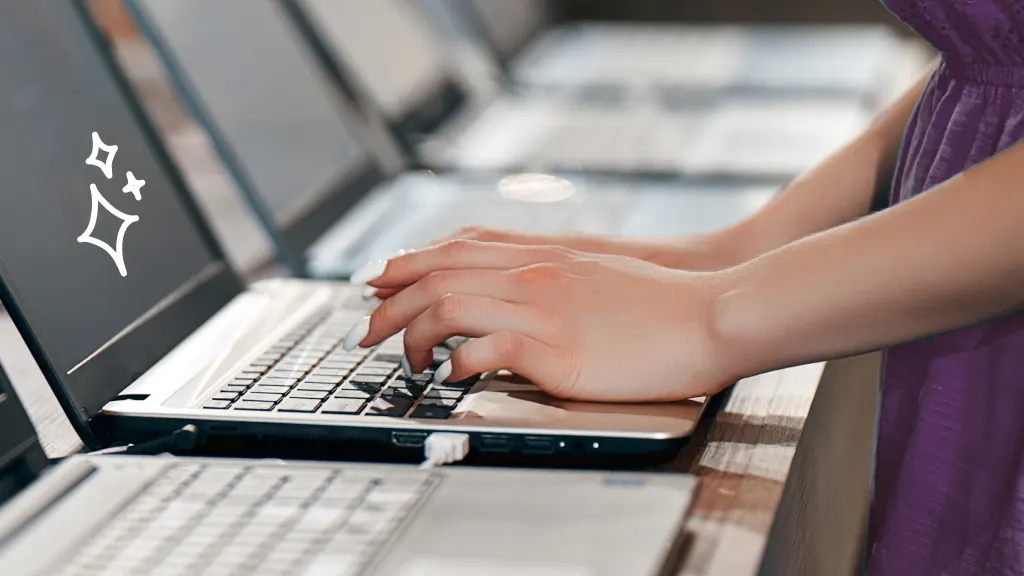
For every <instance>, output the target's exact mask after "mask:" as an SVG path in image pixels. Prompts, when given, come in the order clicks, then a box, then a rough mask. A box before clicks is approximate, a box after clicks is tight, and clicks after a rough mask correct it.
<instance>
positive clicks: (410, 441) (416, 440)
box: [391, 431, 427, 448]
mask: <svg viewBox="0 0 1024 576" xmlns="http://www.w3.org/2000/svg"><path fill="white" fill-rule="evenodd" d="M426 440H427V433H426V432H397V431H396V432H392V433H391V443H392V444H394V445H395V446H399V447H402V448H420V447H422V446H423V443H424V442H426Z"/></svg>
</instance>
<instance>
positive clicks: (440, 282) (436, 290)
mask: <svg viewBox="0 0 1024 576" xmlns="http://www.w3.org/2000/svg"><path fill="white" fill-rule="evenodd" d="M420 282H421V283H422V289H423V291H424V292H426V293H427V294H433V295H438V296H439V295H441V294H445V293H447V292H448V289H447V286H448V274H447V273H446V272H431V273H430V274H427V275H426V276H424V277H423V280H421V281H420Z"/></svg>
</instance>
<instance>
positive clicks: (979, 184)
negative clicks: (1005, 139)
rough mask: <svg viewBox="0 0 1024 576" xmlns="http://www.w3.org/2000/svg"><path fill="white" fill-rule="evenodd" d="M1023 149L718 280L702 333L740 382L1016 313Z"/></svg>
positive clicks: (1021, 272) (1023, 257)
mask: <svg viewBox="0 0 1024 576" xmlns="http://www.w3.org/2000/svg"><path fill="white" fill-rule="evenodd" d="M1022 166H1024V142H1020V143H1018V144H1016V145H1015V146H1013V147H1011V148H1010V149H1008V150H1006V151H1004V152H1003V153H1001V154H999V155H997V156H995V157H994V158H992V159H989V160H988V161H986V162H983V163H981V164H979V165H977V166H975V167H974V168H971V169H970V170H968V171H966V172H964V173H962V174H960V175H959V176H957V177H955V178H953V179H951V180H949V181H947V182H945V183H944V184H942V185H940V186H938V187H936V188H935V189H933V190H931V191H929V192H927V193H925V194H922V195H920V196H918V197H916V198H914V199H912V200H909V201H907V202H904V203H902V204H900V205H898V206H896V207H894V208H891V209H889V210H886V211H884V212H881V213H878V214H875V215H872V216H870V217H867V218H863V219H860V220H858V221H856V222H852V223H849V224H846V225H844V226H840V227H838V228H835V229H832V230H829V231H826V232H822V233H819V234H815V235H813V236H810V237H807V238H804V239H802V240H799V241H797V242H794V243H792V244H790V245H787V246H785V247H783V248H780V249H778V250H776V251H774V252H771V253H768V254H765V255H763V256H761V257H759V258H756V259H754V260H752V261H750V262H748V263H746V264H743V265H740V266H737V267H735V268H733V269H731V270H728V271H725V272H722V273H719V275H718V277H719V281H720V282H721V283H722V284H721V285H720V286H721V289H722V294H721V296H720V297H719V298H718V300H717V302H718V304H717V306H716V308H715V312H714V314H713V320H712V323H713V332H714V334H716V340H718V341H719V343H720V346H721V348H722V349H723V350H727V351H728V352H727V354H728V356H729V357H730V358H736V359H739V363H738V364H737V366H736V370H737V371H738V372H739V373H738V374H734V375H735V376H744V375H748V374H752V373H757V372H763V371H766V370H771V369H774V368H778V367H783V366H789V365H794V364H800V363H805V362H810V361H815V360H822V359H829V358H834V357H840V356H845V355H849V354H854V353H857V352H861V351H867V350H874V349H878V348H882V347H886V346H889V345H893V344H896V343H899V342H903V341H907V340H913V339H916V338H920V337H924V336H927V335H931V334H936V333H941V332H945V331H948V330H952V329H955V328H959V327H963V326H967V325H971V324H974V323H978V322H981V321H984V320H987V319H990V318H993V317H997V316H1000V315H1004V314H1007V313H1010V312H1012V311H1015V310H1018V309H1020V308H1021V306H1022V305H1024V290H1022V289H1021V287H1022V286H1024V226H1022V224H1021V223H1022V222H1024V188H1022V186H1021V184H1020V182H1021V178H1022V176H1024V169H1022V168H1021V167H1022Z"/></svg>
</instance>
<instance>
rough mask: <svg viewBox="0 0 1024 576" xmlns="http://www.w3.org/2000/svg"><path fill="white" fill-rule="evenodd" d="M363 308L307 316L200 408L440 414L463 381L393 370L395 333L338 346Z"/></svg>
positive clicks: (451, 405) (397, 350) (397, 352)
mask: <svg viewBox="0 0 1024 576" xmlns="http://www.w3.org/2000/svg"><path fill="white" fill-rule="evenodd" d="M363 314H364V312H363V311H359V310H353V309H351V308H342V309H331V310H328V311H325V312H322V313H319V314H315V315H313V316H312V317H311V318H309V319H307V320H306V321H304V322H303V323H302V324H300V325H299V326H298V327H296V328H295V329H293V330H292V331H291V332H290V333H289V334H288V335H286V336H285V337H284V338H282V339H281V340H279V341H278V342H277V343H276V344H274V345H273V346H271V347H270V348H269V349H267V350H266V351H265V352H264V353H263V354H262V355H260V356H259V357H258V358H256V359H255V360H253V361H252V362H251V363H250V364H249V365H248V366H247V367H246V368H245V369H243V370H242V371H241V372H240V373H239V374H238V375H237V376H236V377H235V378H234V379H233V380H231V381H230V382H228V383H227V384H225V385H224V386H223V387H221V389H220V391H219V392H217V393H216V394H215V395H214V396H213V397H212V398H211V399H210V400H209V401H207V402H206V403H205V404H204V405H203V407H204V408H206V409H210V410H245V411H256V412H282V413H305V414H312V413H318V414H341V415H348V416H357V415H363V416H390V417H395V418H403V417H406V418H423V419H432V420H441V419H445V418H448V416H449V415H451V413H452V411H453V410H455V408H456V407H457V406H458V404H459V402H460V401H461V400H462V399H463V397H464V396H465V393H466V392H468V391H469V388H470V386H468V385H467V383H441V384H433V383H432V380H433V376H434V368H435V367H436V366H438V365H439V364H440V363H441V362H442V361H444V360H445V359H447V355H445V354H444V353H443V352H438V353H437V355H436V357H435V363H434V365H433V366H431V368H429V369H427V370H426V371H424V372H423V373H421V374H417V375H415V376H413V377H412V378H407V377H405V375H404V374H403V373H401V367H400V364H399V362H400V361H401V358H402V353H403V350H402V339H401V335H398V336H395V337H393V338H390V339H388V340H387V341H385V342H384V343H382V344H381V345H380V346H377V347H375V348H372V349H368V350H359V349H357V350H353V351H352V352H346V351H345V350H344V348H342V347H341V343H342V341H343V340H344V338H345V334H346V333H348V330H349V329H350V328H351V327H352V326H353V325H354V324H355V323H356V322H357V321H358V320H359V319H360V317H361V316H362V315H363Z"/></svg>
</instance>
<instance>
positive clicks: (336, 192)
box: [139, 0, 775, 278]
mask: <svg viewBox="0 0 1024 576" xmlns="http://www.w3.org/2000/svg"><path fill="white" fill-rule="evenodd" d="M139 7H140V8H141V11H142V12H144V13H145V14H148V16H144V17H142V18H140V20H142V21H143V22H150V23H153V24H154V26H153V27H151V28H150V29H149V35H150V37H152V38H153V39H154V44H155V45H156V46H157V47H158V49H159V52H160V53H161V54H162V60H163V62H164V63H165V64H166V68H167V70H168V71H169V72H170V76H171V78H172V79H173V81H174V84H175V85H176V86H177V89H178V93H179V94H180V95H181V97H182V99H183V100H184V101H186V102H188V103H189V104H190V108H191V109H192V110H193V113H194V115H195V116H196V118H197V119H198V120H199V121H200V123H201V124H202V126H203V128H204V129H205V131H206V132H207V133H208V134H210V135H211V139H212V141H213V142H214V144H215V146H216V148H217V149H218V151H219V152H220V156H221V158H222V159H223V162H224V164H225V166H227V168H228V169H229V171H230V172H231V173H232V174H233V175H234V177H235V180H236V182H238V184H239V188H240V189H241V190H242V191H243V192H244V193H245V195H246V197H247V199H248V200H249V201H250V203H251V204H252V206H253V207H254V210H255V211H256V213H258V214H260V215H261V219H262V221H263V223H264V224H265V225H266V228H267V230H268V231H269V233H270V235H271V236H272V237H274V238H275V239H276V241H277V242H276V243H277V246H278V253H279V255H280V256H281V259H282V261H283V262H285V263H286V264H288V265H289V266H290V267H291V269H292V270H293V271H294V272H296V273H298V274H303V275H311V276H314V277H319V278H338V277H347V276H348V275H349V274H350V273H351V272H352V271H353V270H354V269H355V268H357V267H358V266H361V265H362V264H364V263H366V262H369V261H372V260H376V259H380V258H386V257H389V256H391V255H393V254H394V253H395V252H396V251H397V250H399V249H409V248H418V247H421V246H424V245H426V244H428V243H429V242H431V241H433V240H435V239H437V238H439V237H441V236H444V235H445V234H447V233H450V232H454V231H455V230H457V229H459V228H460V227H462V226H466V225H486V226H490V227H496V228H505V229H515V230H521V231H531V232H571V231H576V232H604V233H622V234H637V235H651V236H665V235H675V234H682V233H696V232H704V231H709V230H714V229H717V228H721V227H723V226H726V225H729V224H731V223H733V222H735V221H737V220H739V219H741V218H743V217H744V216H746V215H747V214H750V213H752V212H753V211H754V210H756V209H757V208H758V207H760V206H761V205H762V204H763V203H764V202H766V201H767V200H768V199H769V198H770V197H771V195H772V193H773V191H774V189H775V186H774V185H760V184H759V185H754V184H742V185H741V184H735V185H733V184H696V183H687V182H682V181H679V180H655V179H649V180H642V179H629V180H621V179H616V178H612V177H601V176H592V175H590V176H588V175H585V174H583V173H579V172H576V173H568V174H563V175H552V174H533V173H514V174H504V175H496V174H483V173H477V174H474V175H470V174H458V173H441V174H436V173H430V172H425V171H417V172H407V173H400V171H394V173H395V174H396V177H395V178H393V179H389V178H388V177H387V174H388V173H391V171H390V170H389V169H388V168H382V167H381V163H380V162H379V161H378V159H380V158H381V155H380V154H376V153H375V152H376V149H375V148H373V147H372V146H371V145H370V144H372V143H373V142H380V141H383V140H387V139H388V138H389V136H388V134H387V133H386V132H384V131H382V130H379V129H375V127H374V126H372V125H370V124H369V123H368V122H367V121H365V118H360V117H359V116H358V115H357V114H356V113H355V111H354V110H353V107H352V106H351V105H350V104H349V102H348V101H347V100H346V99H345V98H343V97H341V96H339V94H338V92H336V91H335V90H333V87H332V86H331V84H330V82H329V80H328V79H327V77H326V76H325V74H324V73H323V72H322V71H321V70H320V69H318V68H317V67H316V62H317V61H316V59H315V58H312V57H311V56H310V54H309V52H308V46H307V45H306V44H305V43H303V42H302V41H301V38H300V37H299V35H298V32H297V31H296V29H295V27H294V26H293V25H292V23H291V21H289V20H288V19H287V18H286V17H284V16H283V13H282V9H281V6H280V5H278V4H275V3H273V2H242V1H241V0H233V1H222V2H217V3H216V4H205V3H201V2H191V1H177V0H175V1H160V0H145V1H143V2H140V3H139ZM157 24H158V25H157ZM255 62H258V65H254V63H255ZM228 70H230V71H231V72H230V73H225V71H228Z"/></svg>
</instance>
